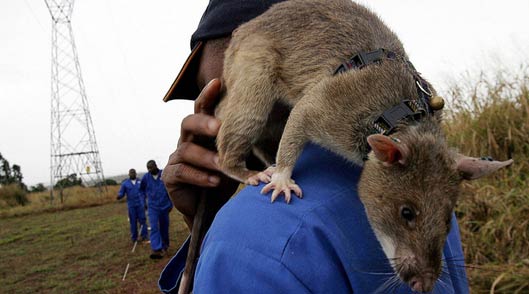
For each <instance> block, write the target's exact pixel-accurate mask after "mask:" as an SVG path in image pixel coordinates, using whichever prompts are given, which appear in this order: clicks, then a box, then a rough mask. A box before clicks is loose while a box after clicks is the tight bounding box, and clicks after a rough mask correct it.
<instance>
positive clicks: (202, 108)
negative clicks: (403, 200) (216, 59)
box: [195, 79, 221, 114]
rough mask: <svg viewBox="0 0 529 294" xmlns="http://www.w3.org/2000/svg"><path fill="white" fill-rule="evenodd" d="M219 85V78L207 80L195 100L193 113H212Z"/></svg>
mask: <svg viewBox="0 0 529 294" xmlns="http://www.w3.org/2000/svg"><path fill="white" fill-rule="evenodd" d="M220 86H221V83H220V80H219V79H213V80H211V81H209V83H208V84H207V85H206V86H205V87H204V88H203V89H202V91H201V92H200V94H199V95H198V97H197V99H196V100H195V113H205V114H213V111H214V110H215V105H217V102H218V100H219V98H220V97H219V94H220V88H221V87H220Z"/></svg>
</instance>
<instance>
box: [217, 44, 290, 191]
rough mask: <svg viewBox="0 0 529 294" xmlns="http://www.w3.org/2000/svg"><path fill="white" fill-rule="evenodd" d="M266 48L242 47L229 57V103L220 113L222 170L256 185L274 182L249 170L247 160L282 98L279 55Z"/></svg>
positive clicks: (219, 144) (226, 75)
mask: <svg viewBox="0 0 529 294" xmlns="http://www.w3.org/2000/svg"><path fill="white" fill-rule="evenodd" d="M261 41H262V40H261ZM241 45H242V44H241ZM253 45H255V44H253ZM262 45H263V46H255V48H252V50H249V49H248V48H246V49H243V48H239V50H238V51H237V52H236V54H233V55H231V56H227V58H228V59H227V63H225V66H226V68H225V69H226V70H225V80H226V88H227V92H226V97H225V98H224V99H227V103H226V104H225V105H224V106H223V107H222V109H220V111H219V118H220V119H221V121H222V124H221V128H220V130H219V134H218V136H217V148H218V151H219V165H220V167H221V169H222V171H223V172H224V173H225V174H227V175H228V176H230V177H232V178H234V179H237V180H239V181H241V182H243V183H246V184H252V185H257V184H258V183H259V181H263V182H269V181H270V176H268V175H267V174H266V173H259V172H257V171H251V170H248V169H247V168H246V162H245V161H246V158H247V156H248V155H249V153H250V152H251V150H252V147H253V144H255V143H256V142H257V141H258V139H259V138H260V136H261V135H262V133H263V129H264V128H265V126H266V122H267V120H268V117H269V115H270V112H271V110H272V108H273V106H274V104H275V102H276V101H277V100H278V99H279V97H280V96H279V89H278V85H277V84H278V83H277V78H276V75H277V73H276V70H277V69H276V67H275V64H276V63H277V56H275V54H273V53H270V52H269V51H270V50H267V49H266V48H267V47H266V46H265V45H264V44H262Z"/></svg>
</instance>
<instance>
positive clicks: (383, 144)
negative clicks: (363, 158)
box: [367, 134, 409, 166]
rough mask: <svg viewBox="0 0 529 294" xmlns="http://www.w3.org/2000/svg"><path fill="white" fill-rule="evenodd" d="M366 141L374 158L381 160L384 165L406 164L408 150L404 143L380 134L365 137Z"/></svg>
mask: <svg viewBox="0 0 529 294" xmlns="http://www.w3.org/2000/svg"><path fill="white" fill-rule="evenodd" d="M367 143H368V144H369V146H371V149H372V150H373V152H374V153H375V156H376V158H377V159H378V160H380V161H382V163H384V165H387V166H389V165H392V164H395V163H400V164H402V165H404V164H406V158H407V157H408V153H409V151H408V148H407V147H406V146H405V145H404V144H402V143H397V142H395V141H393V139H391V138H390V137H388V136H384V135H380V134H376V135H371V136H369V137H367Z"/></svg>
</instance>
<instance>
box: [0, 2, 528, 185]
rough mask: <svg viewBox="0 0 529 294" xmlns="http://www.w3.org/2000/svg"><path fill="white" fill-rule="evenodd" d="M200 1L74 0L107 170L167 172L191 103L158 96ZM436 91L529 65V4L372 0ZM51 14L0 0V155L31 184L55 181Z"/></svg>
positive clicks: (184, 47)
mask: <svg viewBox="0 0 529 294" xmlns="http://www.w3.org/2000/svg"><path fill="white" fill-rule="evenodd" d="M207 2H208V1H205V0H193V1H181V0H180V1H178V0H157V1H148V2H147V1H137V0H128V1H125V0H113V1H108V0H77V1H76V3H75V7H74V13H73V19H72V25H73V30H74V35H75V42H76V46H77V50H78V55H79V61H80V64H81V70H82V76H83V80H84V83H85V86H86V92H87V97H88V101H89V106H90V111H91V114H92V120H93V123H94V128H95V132H96V138H97V143H98V145H99V150H100V155H101V160H102V163H103V169H104V173H105V175H106V176H113V175H117V174H124V173H126V172H127V171H128V169H129V168H136V169H137V170H138V171H140V172H143V171H145V163H146V162H147V160H149V159H155V160H156V161H157V162H158V165H159V166H160V167H163V166H164V165H165V164H166V162H167V158H168V156H169V154H170V153H171V152H172V151H173V150H174V149H175V147H176V142H177V140H178V136H179V132H180V121H181V120H182V118H183V117H185V116H186V115H187V114H189V113H191V112H192V103H191V102H188V101H172V102H169V103H164V102H162V98H163V96H164V94H165V92H166V91H167V89H168V88H169V86H170V85H171V83H172V81H173V80H174V77H175V76H176V74H177V73H178V71H179V69H180V66H181V65H182V64H183V62H184V61H185V59H186V57H187V55H188V53H189V51H190V48H189V37H190V35H191V34H192V32H193V31H194V30H195V28H196V26H197V24H198V21H199V19H200V16H201V15H202V12H203V10H204V9H205V7H206V6H207ZM360 2H361V3H364V4H366V5H368V6H369V7H371V8H372V9H373V10H374V11H375V12H377V13H378V14H379V15H380V16H381V18H382V19H383V20H384V21H385V22H386V23H387V24H388V25H389V26H390V27H391V28H392V29H393V30H394V31H395V32H396V33H397V35H399V37H400V38H401V41H402V42H403V43H404V47H405V48H406V50H407V51H408V55H409V56H410V59H411V61H412V62H413V63H414V65H415V66H416V67H417V69H418V70H419V71H420V72H422V73H423V75H424V77H426V78H427V79H429V80H430V81H431V82H432V83H433V84H434V86H436V87H437V88H438V89H439V88H441V89H442V87H443V86H444V85H445V84H446V83H447V81H449V80H451V79H454V78H457V77H459V76H460V75H461V74H463V73H464V72H465V71H468V70H470V71H471V72H476V71H479V70H491V69H493V68H495V67H497V66H498V64H504V65H505V66H507V67H517V66H519V65H520V64H521V63H522V62H527V59H528V55H529V54H528V53H527V52H529V51H528V49H529V17H528V16H527V14H528V13H529V1H525V0H503V1H492V0H482V1H478V0H464V1H456V0H443V1H430V0H399V1H394V0H372V1H367V0H364V1H360ZM50 73H51V17H50V14H49V12H48V10H47V8H46V5H45V2H44V0H1V1H0V126H1V127H0V128H1V129H0V132H1V133H0V153H2V155H3V156H4V157H5V158H7V159H8V160H9V161H10V163H11V164H13V163H16V164H18V165H20V166H21V167H22V172H23V175H24V181H25V183H26V184H28V185H34V184H36V183H40V182H42V183H48V182H49V179H50V166H49V165H50V103H51V102H50V101H51V98H50V95H51V93H50V88H51V82H50Z"/></svg>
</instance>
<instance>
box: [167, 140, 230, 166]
mask: <svg viewBox="0 0 529 294" xmlns="http://www.w3.org/2000/svg"><path fill="white" fill-rule="evenodd" d="M179 163H185V164H189V165H193V166H198V167H201V168H204V169H209V170H220V169H219V166H218V155H217V153H216V152H214V151H211V150H209V149H206V148H204V147H202V146H200V145H197V144H193V143H191V142H183V143H182V144H180V146H178V149H176V151H175V152H173V153H172V154H171V156H169V161H168V162H167V165H168V166H171V165H175V164H179Z"/></svg>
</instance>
